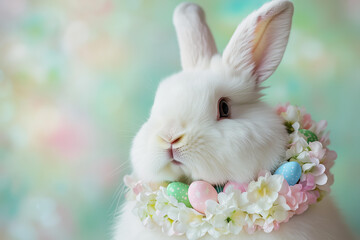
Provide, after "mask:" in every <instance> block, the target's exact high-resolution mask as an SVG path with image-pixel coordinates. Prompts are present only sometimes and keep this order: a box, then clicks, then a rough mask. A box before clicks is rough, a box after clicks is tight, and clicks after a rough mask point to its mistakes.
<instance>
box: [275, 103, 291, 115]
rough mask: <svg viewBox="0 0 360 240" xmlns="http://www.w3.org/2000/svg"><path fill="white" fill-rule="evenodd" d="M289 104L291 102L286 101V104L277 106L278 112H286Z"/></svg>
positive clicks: (279, 113)
mask: <svg viewBox="0 0 360 240" xmlns="http://www.w3.org/2000/svg"><path fill="white" fill-rule="evenodd" d="M289 105H290V104H289V103H286V104H285V105H278V106H277V107H276V113H277V114H278V115H281V113H283V112H286V111H287V108H288V106H289Z"/></svg>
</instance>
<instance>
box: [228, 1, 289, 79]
mask: <svg viewBox="0 0 360 240" xmlns="http://www.w3.org/2000/svg"><path fill="white" fill-rule="evenodd" d="M293 11H294V8H293V4H292V3H291V2H290V1H288V0H274V1H271V2H269V3H266V4H264V5H263V6H262V7H261V8H260V9H258V10H257V11H255V12H253V13H251V14H250V15H249V16H248V17H247V18H246V19H244V20H243V21H242V22H241V24H240V25H239V26H238V28H237V29H236V31H235V33H234V35H233V36H232V38H231V39H230V42H229V44H228V45H227V46H226V48H225V50H224V53H223V61H224V63H225V64H226V65H228V66H230V67H231V68H233V69H234V70H235V71H238V70H240V71H241V70H250V71H251V72H252V73H253V75H254V76H255V77H256V81H257V83H261V82H263V81H265V80H266V79H267V78H268V77H270V75H271V74H272V73H273V72H274V71H275V70H276V68H277V66H278V65H279V63H280V61H281V59H282V57H283V54H284V51H285V48H286V45H287V42H288V39H289V33H290V27H291V20H292V15H293Z"/></svg>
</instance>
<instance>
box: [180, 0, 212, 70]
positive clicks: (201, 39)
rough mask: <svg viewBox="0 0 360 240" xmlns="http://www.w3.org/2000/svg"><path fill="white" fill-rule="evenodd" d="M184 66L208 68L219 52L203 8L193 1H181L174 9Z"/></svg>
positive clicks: (186, 67)
mask: <svg viewBox="0 0 360 240" xmlns="http://www.w3.org/2000/svg"><path fill="white" fill-rule="evenodd" d="M173 21H174V25H175V30H176V33H177V37H178V41H179V47H180V57H181V65H182V68H183V69H184V70H185V69H192V68H206V67H208V65H209V63H210V61H211V58H212V56H214V55H215V54H216V53H217V50H216V45H215V41H214V38H213V36H212V34H211V32H210V29H209V28H208V26H207V24H206V21H205V13H204V11H203V10H202V8H201V7H200V6H198V5H196V4H193V3H181V4H180V5H179V6H177V7H176V9H175V11H174V19H173Z"/></svg>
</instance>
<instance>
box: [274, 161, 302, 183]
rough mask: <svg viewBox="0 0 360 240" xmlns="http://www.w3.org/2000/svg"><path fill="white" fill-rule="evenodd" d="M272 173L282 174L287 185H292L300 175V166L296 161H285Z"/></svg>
mask: <svg viewBox="0 0 360 240" xmlns="http://www.w3.org/2000/svg"><path fill="white" fill-rule="evenodd" d="M274 174H278V175H283V176H284V179H285V180H286V181H287V183H288V184H289V186H293V185H295V184H296V183H297V182H298V181H299V179H300V177H301V166H300V164H299V163H297V162H287V163H284V164H283V165H281V166H280V167H279V168H278V169H276V171H275V173H274Z"/></svg>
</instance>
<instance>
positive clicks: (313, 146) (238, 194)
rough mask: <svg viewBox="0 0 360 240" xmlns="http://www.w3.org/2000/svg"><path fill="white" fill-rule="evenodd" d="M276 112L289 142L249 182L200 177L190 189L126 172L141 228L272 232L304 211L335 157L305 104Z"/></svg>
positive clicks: (328, 177) (319, 194) (193, 233)
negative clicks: (279, 157)
mask: <svg viewBox="0 0 360 240" xmlns="http://www.w3.org/2000/svg"><path fill="white" fill-rule="evenodd" d="M277 113H278V115H279V116H280V117H282V118H283V120H284V124H285V126H286V128H287V131H288V133H289V145H288V149H287V151H286V159H284V162H283V164H281V165H280V166H279V168H278V169H277V170H276V171H274V172H273V173H270V172H269V171H262V172H260V173H259V175H258V178H257V179H256V180H253V181H251V182H249V183H235V182H229V183H227V184H226V185H225V187H224V189H221V190H219V189H217V190H215V189H214V188H213V187H212V186H211V185H210V184H208V183H206V182H203V181H197V182H193V183H192V184H191V185H190V187H189V186H188V185H186V184H183V183H179V182H175V183H161V184H155V183H144V182H142V181H138V180H136V179H134V178H133V177H131V176H125V178H124V181H125V185H126V186H128V187H129V188H130V189H131V191H129V192H128V195H127V197H128V199H133V200H135V201H136V206H135V208H134V209H133V213H134V214H135V215H137V216H138V217H139V219H140V220H141V221H142V223H143V224H144V225H145V226H148V227H154V226H156V227H158V228H159V229H161V230H162V232H164V233H166V234H168V235H169V236H178V235H184V234H185V235H186V236H187V238H188V239H190V240H196V239H199V238H201V237H202V236H204V235H206V234H209V235H211V236H212V237H214V238H218V237H220V236H222V235H228V234H239V233H240V232H247V233H249V234H251V233H254V232H255V231H264V232H266V233H270V232H271V231H273V230H277V229H279V227H280V223H284V222H287V221H289V219H290V218H291V217H293V216H294V215H297V214H302V213H303V212H304V211H306V210H307V209H308V207H309V205H312V204H315V203H316V202H318V201H320V200H321V199H322V198H323V196H324V195H325V194H327V193H328V192H330V186H331V185H332V184H333V182H334V177H333V175H332V174H331V173H330V168H331V167H332V166H333V164H334V160H335V159H336V157H337V155H336V153H335V152H334V151H331V150H329V149H328V148H327V146H328V145H329V143H330V141H329V138H328V133H325V128H326V126H327V123H326V121H320V122H318V123H316V122H315V121H313V120H312V119H311V116H310V114H307V113H306V112H305V110H304V108H300V107H297V106H292V105H289V104H286V105H282V106H279V107H278V108H277ZM204 189H205V190H204ZM205 193H206V194H205ZM204 195H205V196H204Z"/></svg>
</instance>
